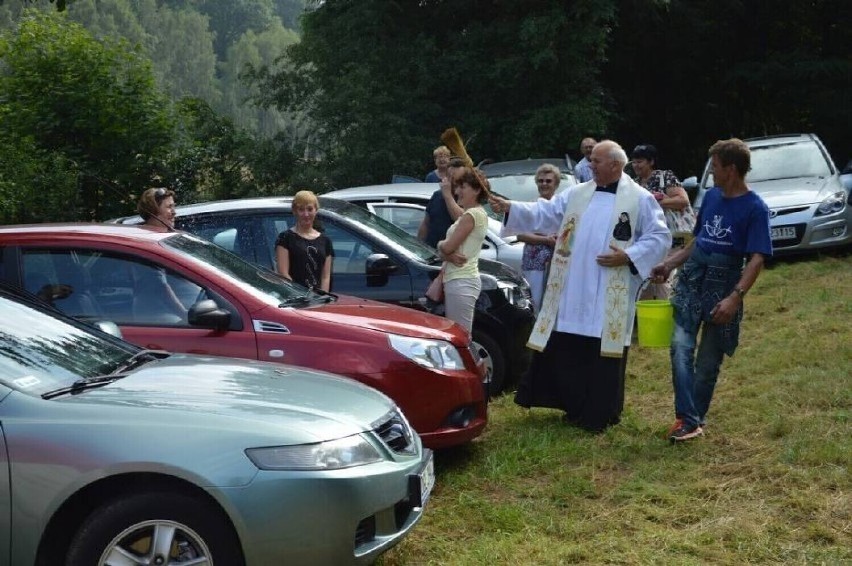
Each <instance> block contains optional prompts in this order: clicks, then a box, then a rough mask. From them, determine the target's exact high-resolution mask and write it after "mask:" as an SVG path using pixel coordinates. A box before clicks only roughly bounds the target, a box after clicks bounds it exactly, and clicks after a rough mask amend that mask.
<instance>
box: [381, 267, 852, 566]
mask: <svg viewBox="0 0 852 566" xmlns="http://www.w3.org/2000/svg"><path fill="white" fill-rule="evenodd" d="M850 282H852V257H850V255H849V253H848V252H846V253H840V254H833V255H823V256H820V257H808V258H803V259H797V260H785V261H780V262H777V263H775V264H773V265H771V266H770V267H769V268H768V269H765V270H764V272H763V273H762V274H761V276H760V278H759V279H758V281H757V284H756V285H755V287H754V289H753V290H752V291H751V292H750V293H749V295H748V297H747V298H746V314H745V316H746V318H745V322H744V326H743V332H742V335H741V341H740V342H741V343H740V348H739V350H738V351H737V353H736V355H735V356H734V357H733V358H728V359H726V360H725V363H724V365H723V366H722V372H721V375H720V378H719V383H718V386H717V389H716V394H715V397H714V400H713V406H712V407H711V410H710V414H709V415H708V427H707V431H706V434H705V436H704V437H703V438H700V439H697V440H695V441H693V442H689V443H684V444H683V445H676V446H671V445H669V444H668V442H666V441H665V440H664V438H663V435H664V433H665V431H666V429H667V428H668V426H669V425H670V424H671V422H672V421H673V418H674V415H673V408H672V404H673V401H672V390H671V377H670V376H671V371H670V367H669V358H668V351H667V350H666V349H647V348H641V347H638V346H634V347H633V348H631V352H630V359H629V366H628V376H627V395H626V407H625V412H624V414H623V416H622V422H621V424H619V425H618V426H616V427H612V428H611V429H609V430H607V431H606V432H605V433H603V434H601V435H597V436H595V435H590V434H587V433H585V432H582V431H580V430H577V429H574V428H570V427H567V426H565V425H563V424H562V422H561V420H560V414H559V413H558V412H556V411H550V410H546V409H533V410H532V411H527V410H523V409H521V408H519V407H517V406H516V405H515V404H514V403H513V402H512V397H511V395H507V396H504V397H501V398H499V399H497V400H496V401H495V402H494V403H493V404H492V405H491V408H490V417H489V418H490V422H489V425H488V428H487V430H486V432H485V434H484V435H483V436H482V437H481V438H479V439H477V440H476V441H474V442H473V443H471V444H470V445H468V446H465V447H462V448H460V449H456V450H452V451H445V452H441V453H438V454H437V456H436V469H437V475H438V480H437V485H436V487H435V491H434V493H433V495H432V498H431V500H430V502H429V505H428V507H427V510H426V515H425V516H424V518H423V520H422V521H421V522H420V524H419V525H418V526H417V527H416V528H415V529H414V530H413V531H412V532H411V533H410V534H409V536H408V537H407V538H406V539H405V540H404V541H403V542H402V543H401V544H400V545H399V546H398V547H396V548H394V549H392V550H391V551H390V552H388V553H387V554H385V555H384V556H383V557H382V558H381V559H380V560H379V564H382V565H384V566H393V565H400V564H442V565H443V564H477V565H479V564H604V563H606V564H678V565H680V564H812V563H813V564H843V563H845V564H852V496H850V479H849V463H850V455H852V442H850V436H852V435H851V434H850V433H852V423H850V405H852V399H851V398H852V378H850V376H851V375H852V345H851V344H850V342H852V285H850Z"/></svg>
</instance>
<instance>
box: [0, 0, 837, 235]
mask: <svg viewBox="0 0 852 566" xmlns="http://www.w3.org/2000/svg"><path fill="white" fill-rule="evenodd" d="M59 4H65V6H64V7H65V9H64V10H62V11H59V10H57V8H58V7H60V6H59ZM850 6H852V4H850V3H848V2H843V1H841V0H822V1H820V0H811V1H808V2H803V1H801V0H799V1H795V0H778V1H776V2H772V3H766V2H742V1H741V0H713V1H710V0H689V1H687V0H622V1H616V0H567V1H566V0H500V1H496V0H452V1H450V0H417V1H414V0H396V1H390V0H325V1H316V0H309V1H307V2H304V1H303V0H229V1H228V2H221V1H218V0H132V1H131V0H68V2H67V3H63V2H60V1H59V0H57V3H56V4H51V3H49V2H48V1H47V0H30V1H29V2H22V1H21V0H5V2H2V3H0V134H2V135H0V222H20V221H43V220H68V219H104V218H109V217H111V216H116V215H119V214H126V213H129V212H132V207H133V201H134V199H135V196H136V195H137V194H138V192H139V191H140V190H141V189H142V188H144V187H146V186H152V185H153V184H162V185H168V186H171V187H174V188H175V189H176V190H177V191H178V198H179V200H180V201H181V202H192V201H198V200H207V199H211V198H234V197H240V196H249V195H263V194H287V193H290V192H293V190H295V189H299V188H311V189H314V190H317V191H319V192H321V191H323V190H325V189H327V188H332V187H344V186H353V185H358V184H371V183H383V182H388V181H389V180H390V178H391V176H392V175H393V174H400V173H401V174H407V175H413V176H422V175H424V174H425V172H426V171H427V170H428V169H429V168H430V165H431V150H432V149H433V148H434V147H435V146H436V145H438V143H439V135H440V133H441V132H442V131H443V130H444V129H445V128H447V127H449V126H455V127H456V128H458V129H459V131H460V132H461V133H462V136H463V137H464V139H465V141H466V143H467V148H468V151H469V153H470V154H471V155H472V156H473V157H474V159H475V160H477V161H478V160H481V159H485V158H491V159H495V160H505V159H522V158H525V157H537V156H559V155H564V154H566V153H569V154H571V155H572V156H574V157H577V156H578V155H577V153H578V152H577V149H578V145H579V141H580V139H581V138H582V137H585V136H592V137H596V138H604V137H608V138H612V139H616V140H617V141H619V142H621V143H622V144H623V145H624V146H625V148H627V149H628V150H629V149H630V148H631V147H632V146H633V145H635V144H638V143H652V144H654V145H656V146H657V147H658V148H659V149H660V153H661V165H662V166H664V167H666V168H672V169H674V170H675V171H676V172H677V173H678V174H679V175H680V176H681V177H684V176H687V175H689V174H695V173H698V172H699V168H700V167H701V165H702V164H703V162H704V160H705V156H706V149H707V147H708V146H709V145H710V144H711V143H712V142H713V141H715V140H716V139H719V138H724V137H730V136H738V137H752V136H759V135H766V134H775V133H784V132H816V133H817V134H819V135H820V137H821V138H822V139H823V141H824V142H826V144H827V145H828V147H829V149H830V151H832V153H833V156H834V158H835V160H836V161H838V162H841V163H845V162H846V160H848V159H849V158H850V157H852V144H850V133H849V128H848V124H849V123H852V115H850V114H852V108H850V104H849V103H848V98H849V97H848V95H847V94H846V92H847V91H848V90H849V87H850V86H852V56H850V49H849V48H848V46H849V45H850V39H852V37H850V35H852V31H850V26H849V25H848V22H849V21H852V17H850V16H852V7H850Z"/></svg>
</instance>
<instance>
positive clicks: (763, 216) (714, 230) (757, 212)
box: [695, 187, 772, 256]
mask: <svg viewBox="0 0 852 566" xmlns="http://www.w3.org/2000/svg"><path fill="white" fill-rule="evenodd" d="M695 240H696V242H695V244H696V245H697V246H698V247H699V248H701V249H702V250H703V251H705V252H707V253H720V254H726V255H746V254H751V253H759V254H762V255H764V256H771V255H772V238H771V236H770V231H769V208H768V207H767V206H766V203H765V202H763V199H762V198H760V196H758V194H757V193H755V192H754V191H748V192H747V193H745V194H744V195H740V196H738V197H733V198H725V197H724V196H723V195H722V191H721V190H720V189H719V188H718V187H713V188H712V189H710V190H709V191H707V194H705V195H704V201H703V202H702V204H701V210H700V211H699V213H698V222H697V223H696V225H695Z"/></svg>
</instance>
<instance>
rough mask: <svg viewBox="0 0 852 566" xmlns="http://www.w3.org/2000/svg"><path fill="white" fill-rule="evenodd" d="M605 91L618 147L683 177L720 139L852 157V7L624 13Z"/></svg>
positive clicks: (699, 2)
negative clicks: (640, 148)
mask: <svg viewBox="0 0 852 566" xmlns="http://www.w3.org/2000/svg"><path fill="white" fill-rule="evenodd" d="M619 11H620V13H621V14H622V15H621V16H620V17H619V18H618V26H617V27H616V28H615V29H614V31H613V34H612V41H611V43H610V46H609V48H608V50H607V52H608V54H609V63H608V64H607V65H606V66H605V67H604V74H603V76H602V80H603V82H604V85H605V86H606V88H607V90H608V91H609V92H610V93H611V97H612V103H611V109H612V110H613V111H614V112H615V113H616V114H617V115H618V119H617V120H615V121H613V122H612V123H611V132H613V135H614V136H615V137H616V139H619V140H623V141H625V142H630V144H631V146H632V144H636V143H653V144H655V145H657V146H658V147H659V148H660V150H661V155H662V156H663V159H664V163H663V164H664V165H665V164H671V165H672V166H673V167H675V168H676V169H678V170H679V171H683V174H695V173H696V172H697V170H698V168H699V167H701V166H703V164H704V161H705V159H706V149H707V147H708V146H709V145H710V144H711V143H713V142H714V141H715V140H717V139H719V138H727V137H731V136H737V137H755V136H763V135H772V134H781V133H800V132H814V133H816V134H818V135H819V136H820V138H821V139H822V140H823V142H824V143H825V144H826V145H827V146H828V149H829V151H831V152H832V154H833V157H834V159H835V161H836V162H837V163H838V164H839V165H840V166H841V167H842V166H843V165H844V164H845V163H846V162H847V161H848V160H849V159H850V158H852V130H850V127H849V125H850V124H852V104H850V103H849V99H850V96H849V93H850V91H852V48H850V45H852V25H850V22H852V3H850V2H847V1H845V0H813V1H810V2H802V1H800V0H775V1H773V2H742V1H740V0H691V1H671V2H662V1H657V2H649V1H648V0H626V1H622V2H619Z"/></svg>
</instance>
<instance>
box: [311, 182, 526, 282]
mask: <svg viewBox="0 0 852 566" xmlns="http://www.w3.org/2000/svg"><path fill="white" fill-rule="evenodd" d="M437 190H438V184H437V183H390V184H387V185H369V186H364V187H353V188H351V189H341V190H338V191H331V192H329V193H323V196H324V197H330V198H336V199H339V200H345V201H348V202H351V203H353V204H357V205H359V206H362V207H364V208H366V209H368V210H369V211H370V212H372V213H373V214H376V215H377V216H381V217H382V218H384V219H385V220H387V221H389V222H391V223H393V224H396V225H397V226H399V227H400V228H402V229H403V230H405V231H406V232H408V233H409V234H411V235H413V236H417V228H418V227H419V226H420V222H421V221H422V220H423V216H424V215H425V214H426V204H427V203H428V202H429V198H431V196H432V194H433V193H434V192H435V191H437ZM488 211H489V214H491V213H490V209H488ZM501 228H502V222H501V221H500V220H499V219H497V218H495V217H493V216H490V215H489V218H488V232H487V233H486V234H485V241H484V242H483V243H482V252H481V253H480V257H482V258H485V259H490V260H494V261H499V262H501V263H505V264H506V265H508V266H509V267H511V268H513V269H515V270H516V271H517V272H518V273H520V271H521V257H522V255H523V252H524V244H523V243H521V242H518V240H517V238H516V237H515V236H510V237H507V238H505V239H504V238H501V237H500V229H501Z"/></svg>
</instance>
